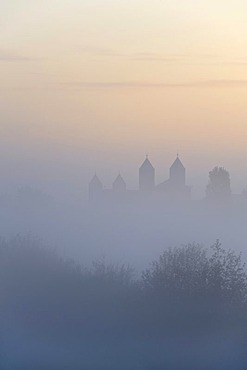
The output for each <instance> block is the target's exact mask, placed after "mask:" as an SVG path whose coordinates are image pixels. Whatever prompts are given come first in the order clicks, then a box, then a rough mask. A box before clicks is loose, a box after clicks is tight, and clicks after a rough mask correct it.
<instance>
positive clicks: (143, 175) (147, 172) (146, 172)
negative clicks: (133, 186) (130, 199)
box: [139, 156, 155, 192]
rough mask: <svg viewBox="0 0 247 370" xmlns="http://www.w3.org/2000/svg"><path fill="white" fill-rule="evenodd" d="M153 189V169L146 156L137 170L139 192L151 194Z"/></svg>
mask: <svg viewBox="0 0 247 370" xmlns="http://www.w3.org/2000/svg"><path fill="white" fill-rule="evenodd" d="M154 187H155V169H154V167H153V166H152V164H151V162H150V160H149V159H148V156H147V157H146V159H145V161H144V162H143V164H142V165H141V167H140V168H139V190H140V191H143V192H152V191H153V190H154Z"/></svg>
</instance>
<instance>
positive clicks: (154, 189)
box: [89, 155, 190, 203]
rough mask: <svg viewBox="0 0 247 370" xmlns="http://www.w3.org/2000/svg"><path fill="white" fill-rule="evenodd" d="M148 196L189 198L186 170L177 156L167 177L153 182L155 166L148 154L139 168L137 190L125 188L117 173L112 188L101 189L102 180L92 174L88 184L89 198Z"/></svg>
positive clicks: (155, 197)
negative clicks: (157, 182)
mask: <svg viewBox="0 0 247 370" xmlns="http://www.w3.org/2000/svg"><path fill="white" fill-rule="evenodd" d="M146 196H148V198H150V197H151V198H153V199H154V200H155V199H158V200H159V199H161V198H162V199H164V200H165V201H167V202H169V201H171V202H173V203H175V202H178V203H179V202H182V201H184V200H188V199H190V187H189V186H187V185H186V170H185V167H184V165H183V164H182V162H181V160H180V158H179V156H178V155H177V158H176V159H175V161H174V162H173V164H172V165H171V167H170V172H169V179H168V180H166V181H164V182H162V183H161V184H158V185H157V186H156V184H155V168H154V167H153V165H152V163H151V162H150V160H149V158H148V156H146V159H145V160H144V162H143V163H142V165H141V167H140V168H139V190H127V186H126V183H125V181H124V179H123V177H122V176H121V175H120V174H119V175H118V176H117V177H116V179H115V180H114V182H113V184H112V189H103V185H102V182H101V181H100V180H99V178H98V176H97V175H94V177H93V179H92V180H91V182H90V184H89V199H90V200H95V199H102V200H104V201H105V200H106V201H111V200H112V201H116V200H117V201H121V200H123V201H130V202H132V201H135V200H138V199H142V200H143V199H144V198H145V197H146Z"/></svg>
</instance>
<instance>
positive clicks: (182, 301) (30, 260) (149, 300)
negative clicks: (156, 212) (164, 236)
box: [0, 238, 247, 370]
mask: <svg viewBox="0 0 247 370" xmlns="http://www.w3.org/2000/svg"><path fill="white" fill-rule="evenodd" d="M0 295H1V303H0V304H1V315H0V333H1V337H0V365H1V369H4V370H5V369H8V368H11V369H15V368H16V369H22V368H23V369H24V368H32V369H39V368H40V369H44V368H46V369H63V368H64V369H67V368H71V369H73V370H74V369H82V368H87V369H94V370H98V369H99V370H101V369H109V370H110V369H125V370H126V369H127V370H128V369H134V368H135V369H143V370H145V369H148V370H149V369H150V370H152V369H154V370H156V369H157V370H159V369H160V370H161V369H164V368H167V369H178V368H183V369H193V368H195V369H196V368H202V369H209V368H215V369H224V370H225V369H228V368H229V369H230V368H231V369H232V368H233V367H232V366H233V363H232V362H231V361H230V360H229V358H227V359H226V358H225V357H224V356H225V355H226V353H227V355H229V353H231V351H232V353H233V355H232V358H234V359H235V360H234V361H235V363H234V368H235V369H240V368H241V369H242V368H244V367H239V366H243V364H246V363H247V356H245V355H244V353H245V345H246V338H247V337H246V336H247V272H246V269H245V265H244V263H243V262H242V259H241V255H237V254H235V253H234V252H233V251H226V250H224V249H223V248H222V246H221V244H220V242H219V241H216V243H215V244H214V245H213V246H212V247H211V248H209V249H207V248H204V247H202V246H201V245H197V244H189V245H185V246H181V247H176V248H170V249H166V250H165V251H164V253H163V254H162V255H161V256H160V257H159V259H158V260H157V261H154V262H153V263H152V264H151V265H150V267H149V268H148V269H146V270H145V271H143V272H142V274H141V275H140V274H137V273H136V272H135V271H134V270H133V269H132V268H130V267H128V266H114V265H109V264H106V263H105V261H103V260H102V261H98V262H96V263H94V264H93V265H92V268H90V269H85V268H82V267H81V266H79V265H77V264H75V263H74V262H73V261H68V260H64V259H62V258H60V257H59V256H58V255H57V254H56V253H55V252H54V251H51V250H49V249H47V248H44V247H42V246H41V245H39V243H37V242H34V241H32V240H30V239H28V238H24V239H23V238H16V239H15V240H12V241H11V242H6V241H4V240H1V242H0ZM6 338H8V341H7V340H6ZM29 338H30V343H32V346H33V345H34V344H33V343H37V345H36V347H35V349H33V350H32V351H26V352H25V351H23V353H25V356H24V355H23V356H21V357H20V353H18V351H17V350H16V348H18V347H20V346H23V343H25V341H26V342H27V347H28V348H31V347H32V346H31V347H30V343H29ZM202 338H203V339H202ZM220 338H221V339H220ZM224 338H228V341H227V346H229V343H231V340H232V343H233V342H236V338H237V340H238V351H237V352H236V349H235V348H233V347H231V346H230V347H229V348H228V350H227V351H226V352H225V350H226V348H225V347H224V343H225V342H224V340H225V339H224ZM200 340H202V342H203V344H202V345H201V347H200V348H198V349H197V350H198V353H200V355H198V359H197V361H199V362H198V363H197V362H196V360H195V353H194V351H192V352H191V357H188V356H187V357H186V359H184V360H183V363H182V362H179V361H182V360H181V359H180V360H179V359H178V356H177V353H179V352H180V351H181V350H182V348H181V341H183V343H184V345H183V350H184V347H186V346H188V343H193V345H192V344H191V346H192V347H193V346H194V345H195V343H198V341H200ZM12 341H14V343H15V345H13V344H12V345H10V343H12ZM16 341H17V344H16ZM205 343H206V344H205ZM212 343H214V345H215V343H217V344H216V348H217V345H219V343H221V346H223V347H224V353H225V354H224V355H222V352H220V349H219V353H218V356H217V355H216V354H215V352H214V356H215V357H212V356H211V354H210V351H209V348H211V347H210V346H211V345H212ZM46 345H47V346H48V347H49V349H50V351H51V348H52V351H51V352H47V349H46V350H44V346H46ZM192 347H191V348H192ZM61 348H63V350H61ZM193 348H194V347H193ZM220 348H221V349H222V347H220ZM240 349H243V351H242V352H241V351H240ZM189 351H190V350H189V349H188V353H190V352H189ZM208 351H209V352H208ZM214 351H215V347H214ZM239 351H240V352H241V356H243V357H241V361H240V363H239V364H237V363H236V353H238V356H239ZM96 353H97V356H96ZM186 353H187V352H186ZM72 358H73V360H72ZM38 359H39V360H38ZM14 361H16V362H14ZM66 361H67V362H66ZM210 361H211V362H210ZM212 361H213V362H212ZM215 361H216V362H217V361H219V364H220V365H219V364H218V365H217V366H215V364H216V362H215ZM245 361H246V362H245ZM196 363H197V365H196ZM199 363H200V365H199ZM167 364H169V365H167ZM202 364H203V366H202ZM19 365H20V366H19ZM39 366H40V367H39ZM63 366H64V367H63ZM166 366H167V367H166ZM193 366H195V367H193ZM198 366H199V367H198ZM228 366H231V367H228Z"/></svg>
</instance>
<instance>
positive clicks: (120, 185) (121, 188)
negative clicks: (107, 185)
mask: <svg viewBox="0 0 247 370" xmlns="http://www.w3.org/2000/svg"><path fill="white" fill-rule="evenodd" d="M112 190H113V191H114V192H116V193H123V192H125V191H126V183H125V181H124V179H123V178H122V176H121V175H120V174H119V175H118V176H117V178H116V180H115V181H114V182H113V184H112Z"/></svg>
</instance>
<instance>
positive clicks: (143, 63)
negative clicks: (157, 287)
mask: <svg viewBox="0 0 247 370" xmlns="http://www.w3.org/2000/svg"><path fill="white" fill-rule="evenodd" d="M0 10H1V11H0V81H1V84H0V122H1V124H0V125H1V129H0V134H1V135H0V146H1V148H0V154H1V160H0V163H1V164H2V165H3V164H4V163H7V164H9V168H10V169H11V171H12V173H11V174H10V173H8V171H7V170H6V169H5V168H4V169H3V171H4V174H6V175H9V176H10V178H12V179H13V181H14V179H16V178H17V177H18V176H22V178H21V181H23V182H25V181H26V180H25V176H26V177H27V178H28V176H32V175H33V173H34V172H35V171H36V175H37V176H38V174H39V175H40V177H42V176H45V174H46V173H45V170H44V168H45V167H46V165H49V166H50V170H51V172H52V170H54V168H56V165H57V164H58V163H59V164H60V167H61V168H62V166H64V168H67V169H70V167H71V164H72V163H74V170H75V171H76V170H77V171H78V168H79V166H80V165H81V168H80V171H81V173H85V174H86V175H85V176H86V177H85V178H87V176H90V175H91V172H94V170H95V169H99V171H103V170H102V168H104V167H105V171H106V172H103V173H102V176H103V177H105V180H106V181H109V182H110V181H111V176H112V175H113V174H114V172H116V171H118V170H121V171H122V172H123V173H125V174H126V176H128V175H130V174H132V173H134V171H135V170H136V167H137V166H138V165H139V164H140V161H141V160H142V159H143V157H144V155H145V153H146V152H149V153H150V157H151V158H153V162H154V164H155V165H156V167H157V169H158V171H159V173H158V178H162V177H166V174H167V166H168V165H169V164H170V163H171V161H172V160H173V158H174V156H175V155H176V152H177V150H178V151H179V152H180V153H181V157H182V158H183V159H184V162H185V164H186V166H187V168H188V176H189V181H190V182H195V183H196V181H197V179H196V178H197V177H202V179H203V181H206V179H207V172H208V171H209V170H210V169H211V167H212V166H214V165H223V166H225V167H226V168H228V169H229V170H230V171H231V174H232V180H233V187H234V189H236V190H240V189H241V187H244V186H245V185H247V171H246V169H247V145H246V142H247V48H246V45H247V2H246V1H245V0H234V1H233V0H224V1H223V0H214V1H213V0H114V1H113V0H104V1H102V0H97V1H96V0H49V1H48V0H35V1H31V0H29V1H28V0H8V1H7V0H0ZM109 168H111V170H110V171H109V173H108V172H107V171H108V169H109ZM34 170H35V171H34ZM3 171H2V172H3ZM90 171H91V172H90ZM59 176H61V179H62V177H63V176H62V172H61V171H60V175H58V177H57V178H59ZM203 176H204V177H203ZM57 178H56V179H57ZM37 179H38V177H37ZM37 181H38V180H37ZM198 184H199V181H198ZM131 185H134V183H133V184H132V183H131Z"/></svg>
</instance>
